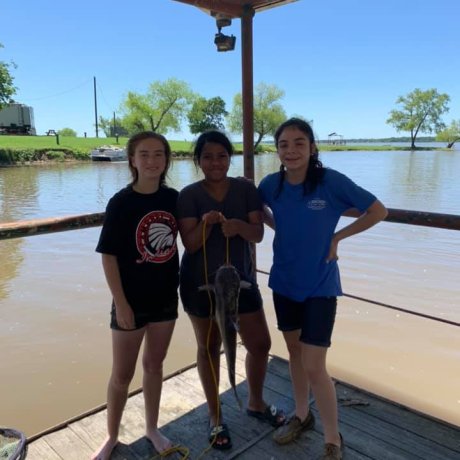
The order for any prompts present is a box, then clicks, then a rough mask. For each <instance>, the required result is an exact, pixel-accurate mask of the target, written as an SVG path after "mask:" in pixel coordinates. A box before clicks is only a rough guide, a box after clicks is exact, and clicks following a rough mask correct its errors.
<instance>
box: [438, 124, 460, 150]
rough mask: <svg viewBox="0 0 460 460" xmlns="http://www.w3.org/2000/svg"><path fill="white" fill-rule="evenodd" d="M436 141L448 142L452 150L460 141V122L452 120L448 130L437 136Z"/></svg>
mask: <svg viewBox="0 0 460 460" xmlns="http://www.w3.org/2000/svg"><path fill="white" fill-rule="evenodd" d="M436 140H437V141H440V142H447V148H448V149H451V148H452V147H453V146H454V144H455V143H456V142H457V141H460V120H452V121H451V123H450V125H449V126H448V127H447V128H446V129H444V130H443V131H440V132H439V133H438V134H437V136H436Z"/></svg>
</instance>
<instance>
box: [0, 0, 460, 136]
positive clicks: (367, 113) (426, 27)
mask: <svg viewBox="0 0 460 460" xmlns="http://www.w3.org/2000/svg"><path fill="white" fill-rule="evenodd" d="M216 1H217V0H216ZM216 31H217V30H216V24H215V20H214V18H212V17H211V16H209V15H207V14H206V13H204V12H203V11H202V10H200V9H198V8H196V7H193V6H190V5H187V4H184V3H180V2H177V1H174V0H131V1H130V2H127V3H124V2H123V3H122V2H116V1H113V0H111V1H107V0H95V1H94V0H93V1H88V0H80V1H78V2H63V1H62V0H59V1H58V0H43V1H40V2H37V1H36V0H22V1H14V2H12V1H6V0H0V43H2V44H3V46H4V48H3V49H1V48H0V61H6V62H9V61H14V62H15V64H16V65H17V68H16V69H12V70H11V73H12V75H13V77H14V83H15V85H16V86H17V87H18V91H17V94H16V95H15V99H16V101H17V102H20V103H23V104H26V105H30V106H32V107H33V109H34V114H35V125H36V128H37V134H44V133H45V132H46V131H47V130H49V129H54V130H59V129H62V128H65V127H69V128H72V129H74V130H75V131H76V132H77V134H78V135H79V136H83V133H84V132H86V133H87V135H88V137H94V136H95V116H94V115H95V112H94V92H93V81H94V80H93V79H94V77H95V78H96V90H97V105H98V115H102V116H103V117H105V118H112V117H113V113H114V112H116V114H117V115H118V114H120V104H121V102H122V100H123V98H124V97H125V96H126V94H127V93H128V91H135V92H138V93H146V92H147V89H148V86H149V84H150V83H152V82H154V81H165V80H167V79H168V78H177V79H179V80H183V81H185V82H187V83H188V84H189V85H190V87H191V89H192V90H193V91H195V92H196V93H198V94H200V95H201V96H204V97H206V98H211V97H215V96H220V97H222V98H223V99H224V101H225V102H226V107H227V110H230V109H231V107H232V103H233V97H234V96H235V94H237V93H239V92H241V23H240V20H239V19H234V20H233V22H232V24H231V26H229V27H226V28H225V29H223V30H222V32H224V33H225V34H227V35H231V34H233V35H235V36H236V40H237V41H236V48H235V50H234V51H232V52H225V53H218V52H217V51H216V48H215V45H214V42H213V40H214V35H215V33H216ZM253 34H254V51H253V60H254V85H257V84H258V83H260V82H264V83H267V84H270V85H276V86H278V87H279V88H281V89H282V90H283V91H284V92H285V95H284V97H283V99H282V100H281V104H282V105H283V107H284V109H285V111H286V114H287V116H293V115H300V116H302V117H304V118H306V119H308V120H312V121H313V127H314V130H315V133H316V136H317V137H318V138H320V139H325V138H327V135H328V134H329V133H331V132H336V133H338V134H340V135H343V136H344V137H345V138H347V139H350V138H383V137H392V136H402V135H408V133H405V132H401V133H398V132H397V131H396V130H395V129H394V128H393V127H392V126H390V125H388V124H387V123H386V120H387V118H388V116H389V113H390V111H391V110H393V109H397V108H398V105H397V104H396V100H397V98H398V97H399V96H404V95H407V94H408V93H409V92H411V91H413V90H414V89H416V88H419V89H422V90H427V89H430V88H436V89H437V90H438V92H439V93H445V94H448V95H449V97H450V103H449V107H450V111H449V112H448V113H447V114H445V115H444V116H443V120H444V121H445V122H446V123H447V124H449V123H450V121H451V120H454V119H455V120H458V119H460V58H459V56H460V1H459V0H437V1H435V2H433V1H429V0H384V1H369V0H346V1H345V0H327V1H325V0H299V1H297V2H294V3H291V4H287V5H284V6H281V7H277V8H273V9H270V10H267V11H263V12H260V13H257V14H256V15H255V17H254V20H253ZM100 135H101V134H100ZM167 137H168V138H169V139H170V140H185V139H187V140H193V138H194V136H193V135H192V134H190V132H189V131H188V127H187V122H186V120H185V121H184V122H183V125H182V129H181V131H179V132H173V131H171V132H169V133H167ZM232 138H233V140H238V139H240V138H241V136H238V135H236V134H234V135H232Z"/></svg>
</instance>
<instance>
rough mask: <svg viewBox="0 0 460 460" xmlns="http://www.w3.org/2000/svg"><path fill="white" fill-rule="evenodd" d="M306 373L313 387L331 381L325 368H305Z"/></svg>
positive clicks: (307, 366)
mask: <svg viewBox="0 0 460 460" xmlns="http://www.w3.org/2000/svg"><path fill="white" fill-rule="evenodd" d="M305 373H306V374H307V377H308V380H309V382H310V383H311V384H312V385H315V384H319V383H325V382H326V381H327V380H329V379H330V377H329V374H328V373H327V371H326V368H325V367H324V366H311V365H308V364H307V365H306V366H305Z"/></svg>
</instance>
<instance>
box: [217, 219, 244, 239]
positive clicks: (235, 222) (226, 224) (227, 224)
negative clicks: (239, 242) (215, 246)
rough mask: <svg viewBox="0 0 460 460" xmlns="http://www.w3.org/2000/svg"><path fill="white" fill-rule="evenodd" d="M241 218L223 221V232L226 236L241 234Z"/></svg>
mask: <svg viewBox="0 0 460 460" xmlns="http://www.w3.org/2000/svg"><path fill="white" fill-rule="evenodd" d="M240 222H241V221H240V220H239V219H228V220H227V219H225V218H224V221H223V222H222V225H221V227H222V233H223V234H224V236H225V237H226V238H231V237H233V236H236V235H239V233H240Z"/></svg>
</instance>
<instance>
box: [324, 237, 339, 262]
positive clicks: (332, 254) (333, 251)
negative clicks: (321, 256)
mask: <svg viewBox="0 0 460 460" xmlns="http://www.w3.org/2000/svg"><path fill="white" fill-rule="evenodd" d="M338 249H339V242H338V241H336V240H335V239H334V238H332V241H331V246H330V247H329V254H328V256H327V258H326V263H329V262H331V261H332V260H339V256H338V255H337V251H338Z"/></svg>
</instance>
